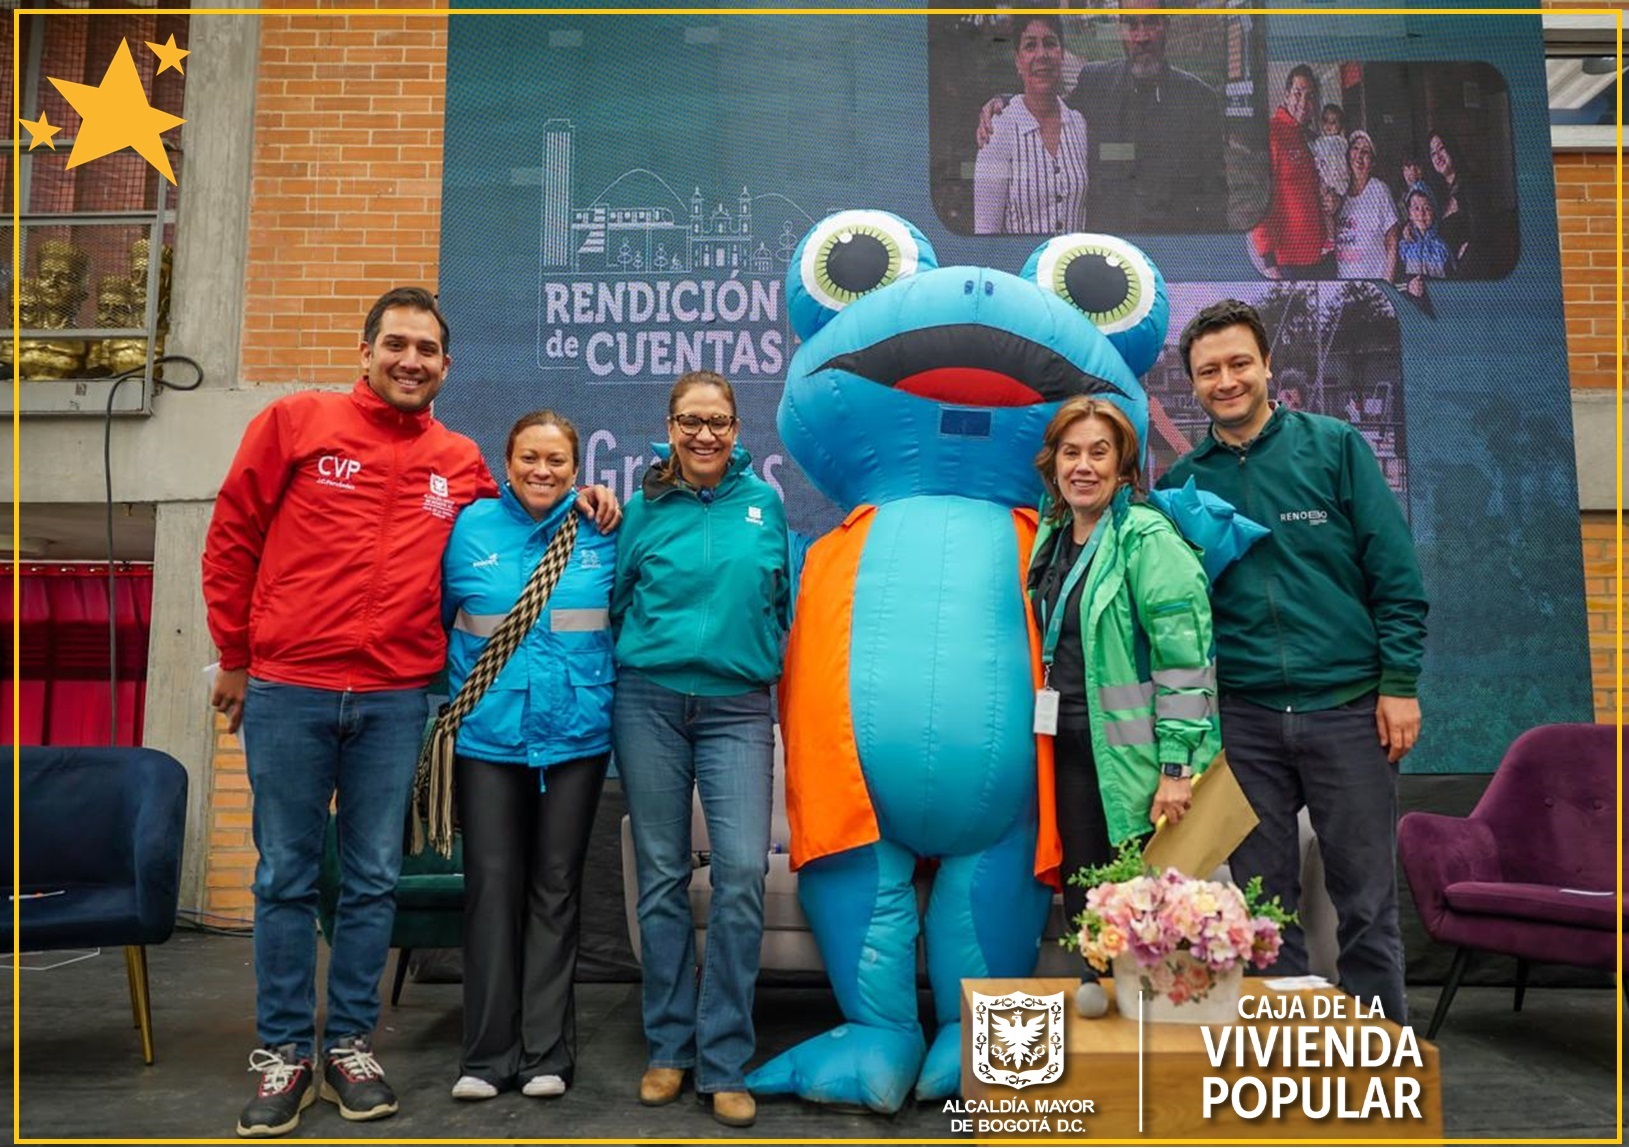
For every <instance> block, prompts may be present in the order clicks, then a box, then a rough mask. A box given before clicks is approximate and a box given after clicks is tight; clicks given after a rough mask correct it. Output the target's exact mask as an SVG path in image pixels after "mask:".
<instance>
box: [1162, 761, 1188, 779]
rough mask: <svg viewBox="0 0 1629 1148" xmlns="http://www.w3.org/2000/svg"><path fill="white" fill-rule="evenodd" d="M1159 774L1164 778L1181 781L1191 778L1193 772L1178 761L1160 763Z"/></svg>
mask: <svg viewBox="0 0 1629 1148" xmlns="http://www.w3.org/2000/svg"><path fill="white" fill-rule="evenodd" d="M1160 773H1161V774H1162V775H1164V776H1165V777H1170V778H1175V779H1176V780H1178V781H1181V780H1182V779H1183V778H1187V777H1192V776H1193V770H1191V769H1189V768H1188V767H1187V766H1186V765H1184V764H1182V762H1180V761H1162V762H1160Z"/></svg>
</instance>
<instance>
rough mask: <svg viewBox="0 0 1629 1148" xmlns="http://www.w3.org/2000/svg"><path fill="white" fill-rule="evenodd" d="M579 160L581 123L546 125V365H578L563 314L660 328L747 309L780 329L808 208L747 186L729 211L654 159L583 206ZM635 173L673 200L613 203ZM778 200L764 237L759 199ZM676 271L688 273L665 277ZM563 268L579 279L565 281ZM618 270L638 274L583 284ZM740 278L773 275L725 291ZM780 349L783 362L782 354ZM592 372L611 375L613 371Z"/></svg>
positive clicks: (541, 339) (542, 325) (542, 225)
mask: <svg viewBox="0 0 1629 1148" xmlns="http://www.w3.org/2000/svg"><path fill="white" fill-rule="evenodd" d="M576 158H577V152H576V128H575V126H574V125H573V123H572V122H571V120H569V119H566V118H563V117H557V118H553V119H549V120H547V121H545V123H544V125H543V143H542V160H543V164H542V178H541V180H540V183H541V186H542V203H541V208H540V215H539V232H540V234H539V268H538V275H539V285H538V334H537V349H536V350H537V355H536V358H537V365H538V367H539V368H540V369H543V370H562V369H568V368H575V367H576V366H578V365H579V364H578V362H576V361H575V360H576V359H577V355H576V354H574V353H573V352H571V351H568V350H566V342H567V340H569V339H570V338H571V336H569V335H566V334H565V331H564V329H563V328H562V327H561V326H560V324H561V322H562V317H563V316H566V315H569V316H570V317H571V319H572V321H573V322H574V323H578V324H583V325H593V324H595V323H606V322H612V323H618V324H620V323H623V322H624V321H626V319H625V316H630V315H631V316H633V319H632V321H633V322H635V323H641V322H644V321H646V320H649V319H654V320H655V321H656V322H657V323H658V324H666V323H669V322H671V321H672V319H673V318H678V319H679V320H680V321H682V322H693V321H695V320H696V319H698V318H699V319H700V320H701V321H702V322H704V323H711V322H712V321H713V320H714V319H715V318H717V319H722V320H723V321H725V322H729V323H734V322H738V321H740V320H741V319H743V318H748V317H749V316H750V321H751V322H752V323H755V324H758V325H762V324H763V323H764V322H765V321H770V322H772V323H773V325H774V327H775V328H776V329H777V330H779V331H780V332H781V333H782V335H783V336H784V330H785V322H784V318H783V317H782V314H781V312H782V308H781V305H780V297H779V296H780V285H779V279H780V277H781V276H782V275H783V274H784V273H785V268H786V266H787V264H788V263H789V262H790V261H791V258H792V253H793V251H794V250H795V248H796V246H797V242H798V238H799V237H800V236H801V235H802V233H803V231H804V230H805V229H806V228H807V227H808V226H809V225H811V224H812V223H813V222H814V216H812V215H810V214H809V212H808V211H806V210H805V209H804V208H803V207H802V205H801V204H799V203H797V202H796V201H795V200H793V199H792V198H790V197H789V196H787V195H785V194H783V193H781V192H761V193H758V194H756V195H754V194H753V193H752V192H751V191H750V189H749V188H748V187H746V186H745V185H743V186H742V187H741V191H740V193H739V194H738V195H737V196H735V197H734V200H733V208H732V207H727V206H726V205H725V204H726V201H725V200H723V199H718V200H713V199H712V198H711V197H707V196H703V194H702V191H701V186H700V185H699V184H696V185H694V190H693V191H692V193H691V194H690V195H689V196H688V197H685V196H683V195H681V193H680V192H678V191H677V190H676V189H675V188H674V186H673V184H672V182H671V181H670V180H669V179H668V178H665V177H664V176H662V175H660V174H659V173H657V172H655V171H653V170H651V169H650V168H647V167H632V168H629V169H628V170H627V171H624V172H622V173H621V174H619V175H617V176H616V177H615V178H614V179H612V180H611V181H610V182H609V183H608V184H606V186H605V187H604V188H603V189H601V190H600V191H599V192H598V193H597V194H595V195H593V196H592V197H591V198H589V199H588V200H587V201H586V203H579V202H577V201H576V199H575V195H576V193H575V184H576ZM635 177H644V178H645V179H648V180H650V181H651V183H653V184H654V185H656V186H657V187H659V188H661V189H662V191H664V192H665V193H666V194H667V196H669V197H671V200H672V203H671V205H668V204H663V203H660V202H656V203H653V202H649V201H647V202H643V203H636V202H627V203H621V202H617V196H616V194H615V193H616V192H617V189H618V188H619V187H620V186H621V185H622V184H623V183H625V182H627V181H630V180H633V179H635ZM770 201H778V202H779V203H780V204H783V205H784V206H785V208H786V209H788V213H787V215H786V217H785V218H784V219H782V220H781V221H780V230H779V232H778V233H777V234H776V235H775V236H774V238H773V240H771V239H769V238H767V237H760V235H759V233H758V232H757V231H756V230H755V228H756V226H757V225H759V224H761V223H762V222H763V219H762V215H761V212H759V211H755V207H756V206H758V205H761V204H764V203H768V202H770ZM710 202H711V203H712V204H713V206H712V209H711V210H710V211H709V210H708V204H709V203H710ZM772 244H773V245H772ZM675 275H683V276H688V277H689V278H688V279H686V280H683V281H679V282H673V283H667V282H664V281H663V280H664V278H665V277H667V276H675ZM560 276H569V277H572V278H574V279H576V280H578V281H577V282H573V283H570V284H567V283H563V282H560V281H559V277H560ZM617 276H625V277H631V278H632V279H633V280H634V281H635V282H632V283H630V282H628V281H626V280H625V281H624V282H622V283H616V284H608V285H607V284H602V285H600V286H599V287H598V288H595V287H592V286H590V285H589V284H587V283H584V282H582V280H585V279H586V280H595V279H606V278H612V277H617ZM743 277H744V278H746V279H748V280H758V279H760V277H769V279H770V282H768V283H764V284H762V285H761V288H760V289H755V290H753V291H751V292H746V291H744V290H742V289H741V288H739V287H738V288H737V289H736V291H735V292H734V293H733V296H732V295H731V293H729V292H726V291H725V290H723V287H722V285H723V284H725V283H729V282H731V281H735V280H739V279H742V278H743ZM731 298H733V299H734V300H736V302H735V303H732V302H731ZM715 305H716V306H715ZM732 310H733V311H735V312H736V313H735V314H732V313H731V311H732ZM642 311H643V312H644V313H643V314H641V312H642ZM551 327H552V334H551ZM777 346H778V341H777ZM697 353H698V355H699V349H698V352H697ZM773 357H774V359H775V365H776V369H777V370H778V368H779V365H780V364H779V356H778V354H776V355H775V356H773ZM593 373H594V374H596V375H601V376H602V377H603V375H604V374H605V373H607V372H605V371H603V370H596V371H594V372H593ZM639 373H642V372H635V374H639Z"/></svg>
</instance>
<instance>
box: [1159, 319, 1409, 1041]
mask: <svg viewBox="0 0 1629 1148" xmlns="http://www.w3.org/2000/svg"><path fill="white" fill-rule="evenodd" d="M1179 349H1180V351H1181V354H1182V359H1183V365H1184V366H1185V367H1186V368H1187V371H1188V377H1189V378H1190V379H1191V380H1192V382H1193V388H1194V397H1195V398H1197V399H1198V400H1199V404H1200V406H1202V407H1204V408H1205V412H1206V413H1207V414H1208V415H1210V417H1211V428H1210V433H1209V435H1208V436H1206V438H1205V440H1204V441H1203V442H1201V443H1200V444H1199V446H1197V447H1196V448H1195V449H1194V450H1192V451H1190V452H1189V453H1188V454H1186V455H1184V456H1183V457H1182V458H1181V459H1179V460H1178V461H1177V462H1176V464H1175V465H1174V466H1173V467H1172V468H1171V469H1170V471H1168V472H1167V473H1166V475H1165V477H1164V478H1163V479H1162V480H1161V484H1162V485H1180V484H1182V483H1184V482H1186V481H1187V480H1188V479H1189V478H1190V477H1191V478H1193V479H1194V480H1195V482H1196V483H1197V484H1198V485H1199V486H1200V487H1202V488H1204V489H1206V490H1209V491H1211V492H1213V493H1214V494H1217V495H1219V496H1220V497H1222V498H1225V499H1227V500H1228V501H1229V502H1231V503H1233V505H1234V506H1235V507H1237V508H1238V509H1239V512H1240V513H1242V514H1245V515H1248V516H1249V517H1250V518H1253V519H1254V520H1255V521H1257V522H1259V523H1261V524H1262V525H1263V526H1266V527H1268V528H1269V529H1270V530H1271V532H1272V533H1271V534H1270V536H1269V537H1267V538H1264V539H1262V540H1261V541H1260V542H1259V543H1257V544H1256V546H1255V547H1254V548H1252V549H1251V550H1250V551H1249V552H1248V553H1246V554H1245V556H1244V557H1243V558H1241V559H1240V560H1239V561H1238V562H1236V563H1235V564H1234V565H1233V566H1231V567H1229V569H1228V570H1227V572H1226V573H1225V574H1223V575H1222V576H1221V578H1220V579H1219V580H1218V582H1217V583H1216V585H1215V587H1214V588H1213V591H1212V613H1213V615H1214V619H1215V628H1216V651H1217V684H1218V689H1219V693H1220V697H1221V706H1220V709H1221V718H1222V744H1223V747H1224V748H1225V749H1226V750H1227V756H1228V761H1229V763H1230V764H1231V765H1232V767H1233V772H1234V774H1235V775H1236V776H1237V777H1238V779H1239V784H1240V785H1241V786H1242V787H1243V788H1244V791H1245V794H1246V795H1247V796H1248V797H1249V798H1250V803H1251V804H1252V805H1253V806H1255V809H1256V813H1257V814H1258V816H1260V818H1261V824H1260V826H1258V827H1257V829H1256V830H1255V831H1254V832H1253V833H1251V834H1250V836H1249V837H1248V838H1247V839H1246V840H1245V841H1244V843H1243V844H1242V845H1240V846H1239V849H1238V851H1237V852H1235V853H1234V854H1233V858H1232V868H1233V873H1234V876H1235V878H1237V879H1238V880H1239V881H1241V882H1242V881H1244V880H1246V879H1247V878H1249V877H1250V876H1253V875H1254V874H1257V873H1259V874H1261V876H1262V879H1263V884H1264V885H1265V887H1266V891H1267V892H1268V893H1269V894H1273V893H1276V894H1277V895H1278V896H1280V897H1281V898H1283V901H1284V905H1285V908H1287V909H1292V910H1293V909H1295V908H1296V906H1297V904H1298V901H1299V895H1300V850H1299V847H1298V835H1297V825H1296V817H1297V815H1298V813H1299V812H1300V810H1301V808H1302V807H1303V806H1305V807H1306V809H1307V811H1308V813H1309V814H1310V816H1311V818H1312V827H1313V829H1314V830H1315V831H1316V833H1317V834H1318V843H1319V848H1320V851H1321V852H1322V855H1323V861H1324V867H1325V870H1326V873H1327V884H1328V888H1329V895H1330V899H1331V900H1332V901H1334V903H1335V910H1336V913H1337V915H1338V917H1339V938H1340V961H1339V967H1340V978H1341V986H1342V987H1343V988H1344V989H1346V991H1348V992H1350V993H1353V994H1354V995H1356V996H1358V997H1361V998H1362V999H1363V1000H1364V1001H1365V1003H1367V1002H1370V1001H1371V1000H1373V999H1374V998H1376V997H1378V998H1379V1000H1380V1003H1381V1005H1382V1007H1383V1008H1384V1009H1385V1013H1386V1016H1387V1017H1388V1018H1389V1019H1391V1020H1394V1021H1396V1022H1398V1023H1403V1022H1404V1021H1405V1020H1406V1019H1407V1005H1406V1001H1405V998H1404V993H1403V947H1402V940H1401V938H1400V936H1399V933H1398V928H1397V874H1396V853H1397V850H1396V842H1397V763H1398V762H1399V761H1400V760H1401V759H1402V757H1403V755H1404V754H1406V753H1408V751H1409V750H1410V749H1412V748H1413V747H1414V742H1415V740H1416V739H1417V738H1418V737H1419V732H1420V704H1419V700H1418V697H1417V696H1416V688H1415V687H1416V682H1417V680H1418V678H1419V674H1420V660H1421V657H1422V655H1423V653H1424V649H1425V614H1426V599H1425V588H1424V586H1423V584H1422V583H1421V580H1420V570H1419V565H1418V563H1417V562H1416V560H1415V555H1414V543H1413V540H1412V539H1411V538H1410V537H1409V533H1408V524H1407V522H1405V521H1404V519H1403V514H1402V509H1401V507H1400V506H1399V505H1398V502H1397V499H1396V497H1395V496H1394V495H1393V494H1392V492H1391V489H1390V488H1389V487H1388V486H1387V485H1386V479H1385V476H1384V475H1382V474H1381V472H1380V466H1379V464H1378V463H1377V462H1376V461H1375V458H1374V454H1373V453H1372V452H1371V451H1370V449H1369V446H1368V444H1367V443H1365V442H1364V440H1363V437H1362V436H1361V435H1360V434H1359V433H1358V432H1357V431H1356V430H1355V429H1354V428H1353V427H1351V426H1349V425H1348V424H1346V423H1344V422H1341V421H1340V420H1339V419H1332V418H1327V417H1324V416H1322V415H1315V414H1308V413H1306V412H1304V411H1292V410H1287V409H1284V408H1278V409H1274V408H1272V407H1270V406H1269V404H1268V402H1267V380H1268V379H1270V378H1272V371H1271V369H1270V367H1271V356H1270V354H1269V351H1268V343H1267V333H1266V330H1265V329H1264V328H1263V326H1262V323H1261V318H1260V316H1259V315H1257V314H1256V311H1255V309H1254V308H1252V307H1250V306H1248V305H1246V304H1244V303H1240V302H1239V301H1237V300H1234V299H1229V300H1224V301H1223V302H1220V303H1216V304H1213V305H1211V306H1210V307H1207V308H1205V309H1204V310H1203V311H1201V312H1199V314H1198V315H1196V316H1194V318H1193V321H1192V322H1190V323H1189V324H1188V326H1187V327H1186V328H1185V329H1184V330H1183V332H1182V338H1181V342H1180V345H1179ZM1306 961H1307V957H1306V943H1305V940H1304V938H1303V937H1302V935H1301V930H1300V929H1299V928H1298V927H1295V928H1291V929H1289V930H1287V931H1286V933H1285V938H1284V947H1283V950H1282V952H1281V954H1280V958H1279V963H1278V965H1277V966H1276V971H1278V972H1281V973H1286V974H1296V973H1304V972H1306V971H1307V970H1306Z"/></svg>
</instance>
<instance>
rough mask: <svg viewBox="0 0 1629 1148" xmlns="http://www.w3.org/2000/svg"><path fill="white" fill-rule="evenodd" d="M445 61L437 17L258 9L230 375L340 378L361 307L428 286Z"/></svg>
mask: <svg viewBox="0 0 1629 1148" xmlns="http://www.w3.org/2000/svg"><path fill="white" fill-rule="evenodd" d="M294 6H296V5H295V4H294V3H287V2H281V0H280V2H278V3H274V4H268V5H263V7H267V8H278V7H294ZM298 6H301V7H305V6H308V5H307V4H306V3H305V0H299V4H298ZM370 6H373V7H400V8H426V9H428V8H431V7H433V5H432V4H430V3H425V2H423V0H408V2H406V3H395V2H394V0H391V2H390V3H388V4H374V5H369V4H366V3H364V4H359V5H358V4H350V3H349V2H348V3H347V8H348V9H355V8H357V7H362V8H366V7H370ZM446 62H447V18H446V16H445V15H441V16H423V17H419V16H373V15H355V14H346V15H337V14H336V15H331V16H329V15H322V16H278V15H266V16H263V17H261V21H260V68H259V76H258V82H257V83H256V86H255V142H256V149H255V163H254V170H253V186H252V189H251V199H250V212H251V219H252V222H251V224H250V234H249V266H248V291H247V293H246V307H245V313H244V314H245V318H244V331H243V335H244V338H243V365H242V376H243V378H244V380H245V381H247V382H256V383H260V382H291V383H334V382H340V381H345V380H346V379H347V378H348V377H350V376H351V375H353V374H354V373H355V372H356V371H357V353H356V348H357V342H358V340H359V333H360V329H361V325H362V317H363V315H364V314H365V313H366V311H367V309H368V305H369V304H371V303H372V302H373V300H374V299H376V298H378V297H379V295H381V294H382V293H383V292H385V291H387V290H389V289H390V288H391V287H395V286H400V285H403V284H419V285H425V286H429V287H431V288H432V289H433V288H434V286H435V282H436V273H437V267H438V260H439V254H440V253H439V244H440V241H441V148H442V124H443V113H444V107H445V103H446ZM336 93H337V94H336ZM319 108H320V112H319V111H318V109H319Z"/></svg>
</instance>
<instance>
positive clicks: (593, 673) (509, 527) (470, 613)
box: [442, 411, 616, 1100]
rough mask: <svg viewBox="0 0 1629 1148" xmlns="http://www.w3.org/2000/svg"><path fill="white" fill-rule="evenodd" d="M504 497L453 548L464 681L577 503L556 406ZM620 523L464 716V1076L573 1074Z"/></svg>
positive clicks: (531, 433) (527, 426)
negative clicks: (575, 990) (580, 937)
mask: <svg viewBox="0 0 1629 1148" xmlns="http://www.w3.org/2000/svg"><path fill="white" fill-rule="evenodd" d="M505 456H506V458H507V467H506V469H507V472H508V482H507V483H506V484H505V486H504V490H503V494H502V496H501V497H499V498H490V499H483V500H482V501H480V502H476V503H474V504H472V505H471V506H469V507H468V508H466V509H465V510H464V512H463V513H462V514H460V515H459V517H458V521H457V523H456V524H454V526H453V532H452V538H451V540H450V541H449V542H448V543H447V550H446V555H445V557H444V558H443V560H442V614H443V620H444V621H445V622H446V623H447V624H448V625H449V626H450V628H451V633H450V634H449V636H448V643H447V645H448V655H447V668H448V674H449V685H450V686H451V688H452V690H453V691H454V692H455V693H456V692H457V690H458V689H459V687H460V686H462V685H463V683H464V680H465V679H466V678H467V677H468V676H469V674H470V672H471V670H472V669H473V668H474V666H475V661H476V658H477V657H479V655H480V653H481V649H482V647H484V646H485V645H486V643H487V640H488V639H489V638H490V637H491V635H492V632H493V630H494V629H495V628H496V627H497V625H498V623H499V622H501V621H502V620H503V619H504V617H505V615H507V614H508V613H509V611H510V609H511V607H513V606H514V605H515V602H516V600H517V599H518V598H519V597H520V594H521V591H522V590H523V589H524V588H525V586H526V584H527V582H528V580H529V579H530V578H531V576H532V572H533V570H534V569H535V568H536V566H537V564H538V562H539V561H540V560H541V559H542V557H543V554H544V552H545V551H546V550H547V549H548V546H549V542H550V541H551V540H552V539H553V538H554V536H555V534H556V532H557V531H558V530H559V528H560V526H561V524H562V523H563V522H564V521H565V520H566V516H567V515H570V514H572V513H574V511H573V509H572V505H573V502H574V499H573V498H572V497H568V496H569V495H571V494H572V493H573V487H572V483H573V480H574V479H575V477H576V474H577V461H578V444H577V431H576V429H575V428H574V427H573V426H572V425H571V423H570V422H568V421H567V420H566V419H564V418H562V417H560V416H559V415H557V414H555V413H554V412H552V411H537V412H534V413H532V414H529V415H525V416H523V417H522V418H521V419H520V421H518V422H517V423H515V426H514V429H513V430H511V431H510V432H509V443H508V447H507V449H506V452H505ZM615 572H616V540H615V539H614V538H613V537H611V536H609V535H605V534H602V533H600V532H599V530H598V529H597V528H596V527H595V526H594V525H593V523H592V522H591V521H588V520H584V521H582V522H581V523H580V524H579V526H578V529H577V537H576V540H575V542H574V544H573V547H572V551H571V555H570V558H569V561H568V562H567V564H566V567H565V571H564V573H562V575H561V576H560V581H559V582H558V584H556V586H555V587H554V591H553V593H552V594H550V596H549V599H548V601H547V602H546V603H545V604H544V606H543V611H542V613H541V614H540V615H539V616H538V619H537V622H536V624H535V625H534V626H532V628H531V629H530V630H529V631H528V632H527V635H526V637H525V639H524V640H523V641H522V642H521V644H520V646H519V647H518V648H517V649H516V650H515V652H514V654H513V655H512V656H511V657H510V658H509V661H508V662H507V663H506V664H505V665H504V667H503V670H502V672H501V673H500V674H499V675H498V677H497V679H496V680H495V681H493V683H492V685H491V686H490V687H489V688H488V690H487V692H486V693H485V695H484V696H483V697H482V699H481V701H480V703H479V704H478V705H477V706H476V707H475V709H474V711H473V712H471V713H470V715H469V716H468V717H467V718H465V719H464V722H463V724H462V725H461V726H460V728H459V730H458V740H457V758H456V763H455V766H454V771H455V772H454V779H455V788H456V793H457V802H458V812H459V818H460V821H461V824H462V826H463V831H464V1040H463V1048H462V1052H461V1057H460V1061H461V1063H460V1066H459V1079H458V1082H457V1083H456V1084H455V1085H453V1090H452V1094H453V1096H454V1097H456V1098H458V1099H460V1100H485V1099H488V1098H489V1097H493V1096H496V1095H497V1094H498V1093H499V1092H500V1091H502V1090H503V1089H505V1088H510V1087H518V1088H519V1089H520V1090H521V1091H522V1092H523V1093H525V1094H526V1095H527V1096H559V1095H561V1094H562V1093H564V1092H565V1091H566V1089H567V1088H568V1087H569V1086H570V1084H571V1078H572V1069H573V1062H574V1059H575V1044H576V1024H575V1017H574V1014H573V1000H572V978H573V974H574V973H575V971H576V965H577V931H578V920H579V916H580V908H581V906H580V893H581V887H582V873H583V858H584V855H585V853H586V852H587V848H588V831H589V827H590V826H591V825H592V824H593V821H594V810H595V807H596V806H597V805H598V804H599V799H600V789H601V787H602V786H603V784H604V782H605V768H606V761H607V758H608V756H609V754H610V749H611V694H612V685H613V682H614V680H615V677H616V671H615V669H614V666H613V662H612V647H611V630H610V618H609V606H610V600H611V580H612V577H613V575H614V574H615Z"/></svg>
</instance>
